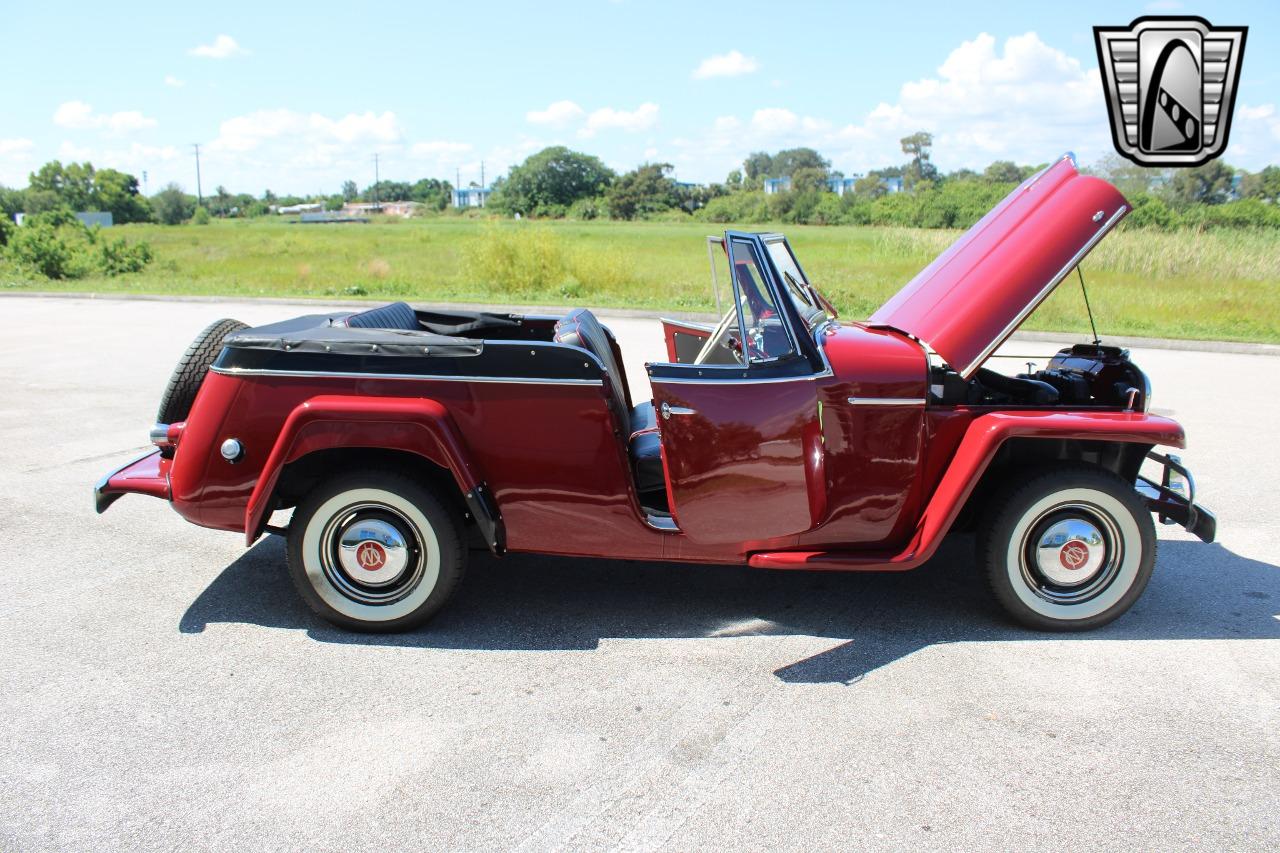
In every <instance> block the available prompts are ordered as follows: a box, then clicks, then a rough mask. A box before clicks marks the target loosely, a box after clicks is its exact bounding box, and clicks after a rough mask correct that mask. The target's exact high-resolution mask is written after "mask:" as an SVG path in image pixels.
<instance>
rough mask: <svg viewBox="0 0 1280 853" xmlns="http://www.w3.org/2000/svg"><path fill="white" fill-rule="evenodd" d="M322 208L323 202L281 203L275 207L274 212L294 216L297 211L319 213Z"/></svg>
mask: <svg viewBox="0 0 1280 853" xmlns="http://www.w3.org/2000/svg"><path fill="white" fill-rule="evenodd" d="M322 210H324V204H323V203H321V202H315V203H313V204H282V205H280V206H279V207H277V208H276V213H278V214H280V215H281V216H296V215H297V214H299V213H319V212H321V211H322Z"/></svg>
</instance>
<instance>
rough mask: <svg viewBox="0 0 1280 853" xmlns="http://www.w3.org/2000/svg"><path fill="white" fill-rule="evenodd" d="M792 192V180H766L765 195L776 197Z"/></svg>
mask: <svg viewBox="0 0 1280 853" xmlns="http://www.w3.org/2000/svg"><path fill="white" fill-rule="evenodd" d="M786 192H791V178H789V177H788V178H765V179H764V194H765V195H774V194H776V193H786Z"/></svg>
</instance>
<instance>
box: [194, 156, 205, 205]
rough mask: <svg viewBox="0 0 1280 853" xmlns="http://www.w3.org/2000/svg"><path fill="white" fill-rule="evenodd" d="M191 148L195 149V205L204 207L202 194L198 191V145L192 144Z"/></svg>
mask: <svg viewBox="0 0 1280 853" xmlns="http://www.w3.org/2000/svg"><path fill="white" fill-rule="evenodd" d="M191 147H192V148H194V149H196V204H198V205H200V206H201V207H204V193H203V192H201V190H200V143H199V142H193V143H191Z"/></svg>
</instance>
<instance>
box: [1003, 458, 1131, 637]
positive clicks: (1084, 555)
mask: <svg viewBox="0 0 1280 853" xmlns="http://www.w3.org/2000/svg"><path fill="white" fill-rule="evenodd" d="M1155 557H1156V535H1155V526H1154V524H1153V523H1152V521H1151V513H1150V512H1148V510H1147V508H1146V506H1145V505H1144V504H1143V502H1142V500H1141V498H1140V497H1139V496H1138V494H1137V493H1136V492H1135V491H1134V489H1133V487H1132V486H1131V485H1129V484H1128V483H1125V482H1124V480H1122V479H1121V478H1120V477H1118V476H1116V475H1115V474H1113V473H1111V472H1110V471H1106V470H1103V469H1100V468H1090V467H1084V466H1078V467H1068V468H1064V469H1055V470H1052V471H1047V472H1045V473H1043V474H1039V475H1035V476H1032V477H1031V478H1030V479H1028V480H1026V481H1024V482H1022V483H1021V484H1019V485H1016V486H1013V487H1011V488H1009V489H1007V490H1006V491H1005V492H1004V493H1003V494H1002V495H1000V496H999V497H998V498H997V499H996V501H995V503H994V504H993V506H992V510H991V513H990V515H989V516H988V518H987V520H986V523H985V524H984V525H983V528H982V530H981V531H980V532H979V537H978V560H979V563H980V564H981V565H982V566H984V567H985V569H986V572H987V578H988V580H989V581H990V584H991V589H992V592H993V593H994V594H995V597H996V599H997V600H998V601H999V602H1000V604H1001V605H1002V606H1003V607H1004V609H1005V610H1006V611H1008V613H1009V614H1010V615H1011V616H1012V617H1013V618H1014V619H1016V620H1017V621H1019V622H1021V623H1022V624H1023V625H1026V626H1028V627H1031V628H1036V629H1039V630H1043V631H1083V630H1088V629H1090V628H1097V627H1100V626H1102V625H1106V624H1107V623H1109V622H1111V621H1113V620H1115V619H1116V618H1118V617H1119V616H1120V615H1121V614H1123V613H1124V612H1125V611H1126V610H1128V609H1129V608H1130V607H1131V606H1133V603H1134V602H1135V601H1137V600H1138V597H1139V596H1141V595H1142V592H1143V590H1144V589H1146V586H1147V581H1148V580H1150V578H1151V573H1152V570H1153V569H1154V567H1155Z"/></svg>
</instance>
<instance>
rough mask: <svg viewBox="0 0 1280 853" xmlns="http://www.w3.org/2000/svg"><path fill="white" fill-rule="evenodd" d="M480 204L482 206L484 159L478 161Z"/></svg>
mask: <svg viewBox="0 0 1280 853" xmlns="http://www.w3.org/2000/svg"><path fill="white" fill-rule="evenodd" d="M480 206H481V207H484V161H483V160H481V161H480Z"/></svg>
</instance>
